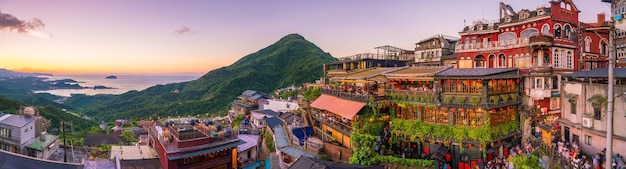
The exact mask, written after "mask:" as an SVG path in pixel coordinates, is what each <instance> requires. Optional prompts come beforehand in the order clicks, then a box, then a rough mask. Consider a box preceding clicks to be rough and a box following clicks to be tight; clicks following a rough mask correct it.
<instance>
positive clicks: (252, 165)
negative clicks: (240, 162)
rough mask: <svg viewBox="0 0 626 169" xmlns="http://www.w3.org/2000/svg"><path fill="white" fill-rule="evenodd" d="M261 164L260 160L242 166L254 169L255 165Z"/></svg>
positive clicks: (245, 168)
mask: <svg viewBox="0 0 626 169" xmlns="http://www.w3.org/2000/svg"><path fill="white" fill-rule="evenodd" d="M259 166H261V162H260V161H256V162H255V163H254V164H250V165H248V166H244V167H243V169H255V168H257V167H259Z"/></svg>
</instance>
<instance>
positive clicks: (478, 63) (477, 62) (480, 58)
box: [474, 55, 485, 67]
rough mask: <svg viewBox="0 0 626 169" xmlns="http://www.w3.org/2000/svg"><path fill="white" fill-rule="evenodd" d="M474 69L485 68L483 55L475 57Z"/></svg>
mask: <svg viewBox="0 0 626 169" xmlns="http://www.w3.org/2000/svg"><path fill="white" fill-rule="evenodd" d="M474 67H485V57H484V56H483V55H478V56H476V59H474Z"/></svg>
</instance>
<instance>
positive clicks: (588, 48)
mask: <svg viewBox="0 0 626 169" xmlns="http://www.w3.org/2000/svg"><path fill="white" fill-rule="evenodd" d="M589 51H591V38H590V37H589V36H587V37H585V52H589Z"/></svg>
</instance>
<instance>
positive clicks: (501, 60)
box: [498, 55, 506, 67]
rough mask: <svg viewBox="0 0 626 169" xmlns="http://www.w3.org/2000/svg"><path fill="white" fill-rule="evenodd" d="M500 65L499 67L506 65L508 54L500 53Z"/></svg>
mask: <svg viewBox="0 0 626 169" xmlns="http://www.w3.org/2000/svg"><path fill="white" fill-rule="evenodd" d="M498 66H499V67H506V56H504V55H499V56H498Z"/></svg>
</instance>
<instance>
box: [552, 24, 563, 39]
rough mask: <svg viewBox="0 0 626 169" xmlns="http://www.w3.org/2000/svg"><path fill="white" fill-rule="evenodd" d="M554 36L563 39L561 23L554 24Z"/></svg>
mask: <svg viewBox="0 0 626 169" xmlns="http://www.w3.org/2000/svg"><path fill="white" fill-rule="evenodd" d="M554 38H556V39H561V25H555V26H554Z"/></svg>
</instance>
